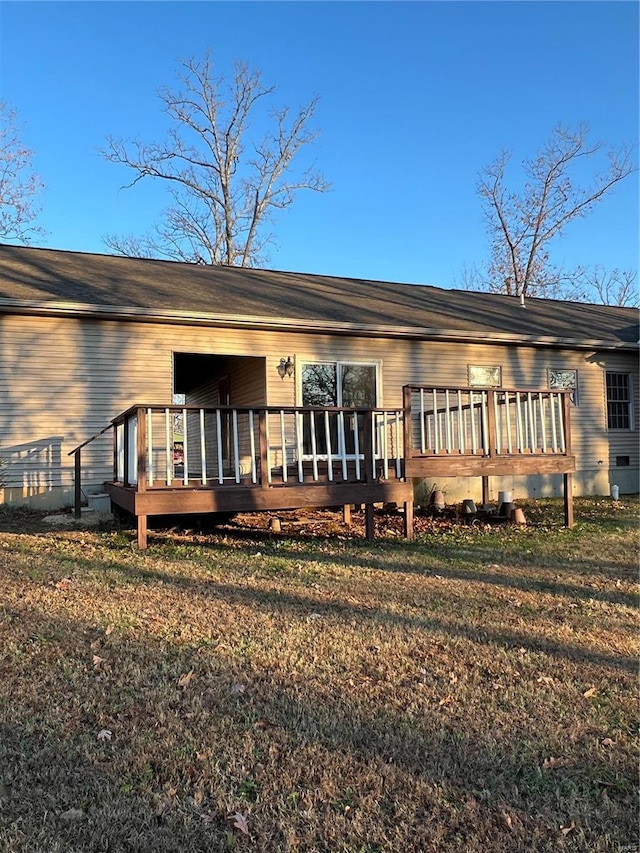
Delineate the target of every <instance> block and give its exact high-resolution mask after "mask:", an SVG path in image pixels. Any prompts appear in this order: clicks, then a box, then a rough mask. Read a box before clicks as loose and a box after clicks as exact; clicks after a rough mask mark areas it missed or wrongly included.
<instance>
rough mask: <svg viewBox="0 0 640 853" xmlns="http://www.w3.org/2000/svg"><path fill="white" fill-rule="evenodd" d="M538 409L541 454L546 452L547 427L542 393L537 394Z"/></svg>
mask: <svg viewBox="0 0 640 853" xmlns="http://www.w3.org/2000/svg"><path fill="white" fill-rule="evenodd" d="M538 407H539V409H540V432H541V434H542V452H543V453H546V452H547V426H546V414H545V407H544V394H543V393H542V391H539V392H538Z"/></svg>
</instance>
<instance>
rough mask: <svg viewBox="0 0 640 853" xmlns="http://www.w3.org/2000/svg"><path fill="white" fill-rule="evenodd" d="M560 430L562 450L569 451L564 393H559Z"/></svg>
mask: <svg viewBox="0 0 640 853" xmlns="http://www.w3.org/2000/svg"><path fill="white" fill-rule="evenodd" d="M558 403H559V405H558V430H559V432H560V452H561V453H566V452H567V441H566V435H565V429H564V405H563V403H564V399H563V395H562V394H558Z"/></svg>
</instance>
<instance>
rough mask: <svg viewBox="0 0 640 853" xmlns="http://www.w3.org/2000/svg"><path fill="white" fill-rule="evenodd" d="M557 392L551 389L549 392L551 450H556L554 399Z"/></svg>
mask: <svg viewBox="0 0 640 853" xmlns="http://www.w3.org/2000/svg"><path fill="white" fill-rule="evenodd" d="M557 396H558V395H557V394H554V393H553V391H552V392H551V393H550V394H549V416H550V419H551V446H552V447H553V452H554V453H557V452H558V431H557V430H556V411H555V410H556V406H555V403H554V401H555V400H556V398H557Z"/></svg>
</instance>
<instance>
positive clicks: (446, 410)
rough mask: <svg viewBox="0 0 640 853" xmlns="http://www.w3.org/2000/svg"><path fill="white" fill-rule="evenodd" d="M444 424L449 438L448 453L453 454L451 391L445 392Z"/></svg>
mask: <svg viewBox="0 0 640 853" xmlns="http://www.w3.org/2000/svg"><path fill="white" fill-rule="evenodd" d="M444 424H445V435H446V437H447V453H451V445H452V435H451V410H450V406H449V389H448V388H447V390H446V391H445V392H444Z"/></svg>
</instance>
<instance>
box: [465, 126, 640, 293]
mask: <svg viewBox="0 0 640 853" xmlns="http://www.w3.org/2000/svg"><path fill="white" fill-rule="evenodd" d="M588 135H589V128H588V126H587V125H585V124H580V125H578V126H577V127H576V128H575V129H568V128H565V127H563V126H561V125H558V126H557V127H555V128H554V130H553V131H552V133H551V136H550V137H549V139H548V140H547V142H546V143H545V144H544V145H543V146H542V148H541V149H540V151H539V152H538V153H537V154H536V155H535V156H534V157H533V158H532V159H531V160H525V161H524V162H523V164H522V166H523V171H524V175H525V178H526V180H525V183H524V187H523V188H522V190H521V191H520V192H519V193H518V192H512V191H509V190H508V189H507V179H506V169H507V166H508V164H509V161H510V155H509V154H508V153H507V152H503V153H502V154H500V155H499V157H498V158H497V159H496V160H495V161H494V162H493V163H491V164H489V165H488V166H486V167H485V168H484V169H483V170H482V172H481V174H480V177H479V179H478V186H477V190H478V194H479V196H480V199H481V202H482V206H483V213H484V217H485V221H486V225H487V232H488V235H489V239H490V245H491V253H490V259H489V262H488V264H487V270H486V275H480V276H478V275H477V271H476V275H475V276H474V280H475V281H476V282H477V283H478V284H479V286H480V287H481V288H482V289H484V290H490V291H492V292H495V293H506V294H509V295H513V296H520V297H521V298H524V297H525V296H526V295H530V296H535V295H538V296H555V297H558V296H562V295H563V294H565V293H567V292H568V291H567V286H569V287H570V288H571V287H574V286H577V285H578V280H579V278H580V274H581V273H583V272H584V271H574V272H573V273H569V274H568V273H566V272H562V271H560V270H559V269H558V268H557V267H555V266H554V265H553V263H552V262H551V260H550V244H551V243H552V241H553V240H554V239H555V238H559V237H560V236H561V235H562V233H563V230H564V228H565V227H566V226H567V225H568V224H569V223H570V222H572V221H573V220H574V219H579V218H581V217H584V216H587V215H588V214H589V213H590V212H591V211H592V210H593V209H594V208H595V207H596V205H597V204H598V203H599V202H600V201H602V200H603V198H604V197H605V196H606V195H607V194H608V193H609V192H610V191H611V190H612V189H614V188H615V186H616V185H617V184H619V183H620V181H623V180H624V179H625V178H627V177H628V176H629V175H631V174H632V173H633V172H636V171H637V166H636V165H635V163H634V161H633V149H632V148H631V147H621V148H619V149H612V150H610V151H607V156H608V158H609V165H608V168H606V169H605V170H604V171H602V172H599V173H596V174H594V176H593V178H592V181H591V183H590V184H588V185H585V186H580V185H578V184H577V183H575V182H574V177H573V171H574V168H575V166H576V165H578V164H579V163H580V162H581V161H582V160H585V159H589V158H591V157H594V156H595V155H597V154H599V153H600V152H604V146H603V145H602V144H601V143H590V142H589V141H588ZM587 290H588V288H587ZM592 292H593V293H597V288H596V289H595V290H592Z"/></svg>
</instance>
